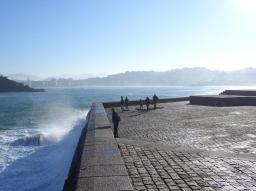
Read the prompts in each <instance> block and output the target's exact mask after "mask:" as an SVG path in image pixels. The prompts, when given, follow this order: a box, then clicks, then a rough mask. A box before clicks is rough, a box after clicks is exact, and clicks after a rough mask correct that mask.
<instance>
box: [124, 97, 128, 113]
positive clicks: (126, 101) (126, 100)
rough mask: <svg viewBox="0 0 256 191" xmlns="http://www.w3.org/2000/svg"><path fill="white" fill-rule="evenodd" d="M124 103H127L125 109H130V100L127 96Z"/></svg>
mask: <svg viewBox="0 0 256 191" xmlns="http://www.w3.org/2000/svg"><path fill="white" fill-rule="evenodd" d="M124 105H125V109H127V110H128V109H129V108H128V105H129V100H128V98H127V96H126V97H125V100H124Z"/></svg>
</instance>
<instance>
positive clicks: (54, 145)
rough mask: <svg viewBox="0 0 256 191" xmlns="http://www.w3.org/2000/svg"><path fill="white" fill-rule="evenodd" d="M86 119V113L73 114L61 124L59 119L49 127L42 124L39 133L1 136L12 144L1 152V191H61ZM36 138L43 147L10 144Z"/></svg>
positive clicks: (29, 132) (62, 120)
mask: <svg viewBox="0 0 256 191" xmlns="http://www.w3.org/2000/svg"><path fill="white" fill-rule="evenodd" d="M85 118H86V113H85V112H82V111H73V112H71V113H70V114H69V115H66V116H64V118H63V119H61V121H60V120H59V119H58V120H57V121H55V122H52V123H49V124H48V123H44V124H40V126H39V128H37V130H36V131H35V130H32V131H30V130H20V131H21V132H19V133H17V134H16V137H15V135H12V136H8V134H6V135H5V136H1V139H2V140H4V141H5V142H9V144H3V145H4V146H3V147H1V148H0V153H1V155H0V165H1V168H2V172H0V190H5V191H12V190H19V191H25V190H40V191H56V190H61V189H62V187H63V184H64V181H65V179H66V178H67V175H68V171H69V167H70V164H71V161H72V157H73V154H74V151H75V148H76V145H77V141H78V139H79V136H80V133H81V130H82V128H83V126H84V124H85ZM9 133H11V132H9ZM14 134H15V133H14ZM36 134H39V135H41V136H40V138H39V139H40V142H41V144H40V145H37V146H36V145H28V146H24V145H18V146H12V145H11V144H10V142H12V141H15V140H17V139H21V138H22V137H23V138H24V137H33V136H34V135H36ZM1 139H0V140H1Z"/></svg>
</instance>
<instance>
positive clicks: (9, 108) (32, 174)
mask: <svg viewBox="0 0 256 191" xmlns="http://www.w3.org/2000/svg"><path fill="white" fill-rule="evenodd" d="M232 88H233V89H234V88H236V89H250V88H251V87H227V86H147V87H145V86H144V87H139V86H136V87H124V86H123V87H76V88H47V89H46V91H45V92H31V93H0V191H14V190H19V191H61V190H62V188H63V184H64V182H65V179H66V178H67V176H68V171H69V167H70V164H71V161H72V157H73V154H74V150H75V148H76V145H77V142H78V139H79V136H80V133H81V130H82V128H83V127H84V126H85V123H86V115H87V113H88V111H89V109H90V106H91V104H92V102H95V101H119V100H120V96H128V98H129V99H130V100H135V99H145V97H146V96H150V97H152V96H153V94H156V95H157V96H159V98H167V97H181V96H190V95H210V94H219V93H220V92H222V91H223V90H225V89H232Z"/></svg>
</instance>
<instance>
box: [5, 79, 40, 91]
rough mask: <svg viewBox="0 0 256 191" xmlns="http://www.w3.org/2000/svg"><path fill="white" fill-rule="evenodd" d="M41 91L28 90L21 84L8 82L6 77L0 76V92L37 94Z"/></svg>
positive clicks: (28, 88)
mask: <svg viewBox="0 0 256 191" xmlns="http://www.w3.org/2000/svg"><path fill="white" fill-rule="evenodd" d="M38 91H44V90H43V89H34V88H30V87H29V86H27V85H23V84H22V83H18V82H15V81H13V80H9V79H8V78H7V77H3V76H0V92H38Z"/></svg>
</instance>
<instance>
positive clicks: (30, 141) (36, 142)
mask: <svg viewBox="0 0 256 191" xmlns="http://www.w3.org/2000/svg"><path fill="white" fill-rule="evenodd" d="M50 142H52V141H50V140H48V139H47V138H46V137H45V136H44V135H43V134H36V135H32V136H27V137H24V138H20V139H17V140H15V141H13V142H12V143H11V144H10V145H11V146H41V145H43V144H47V143H50Z"/></svg>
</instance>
